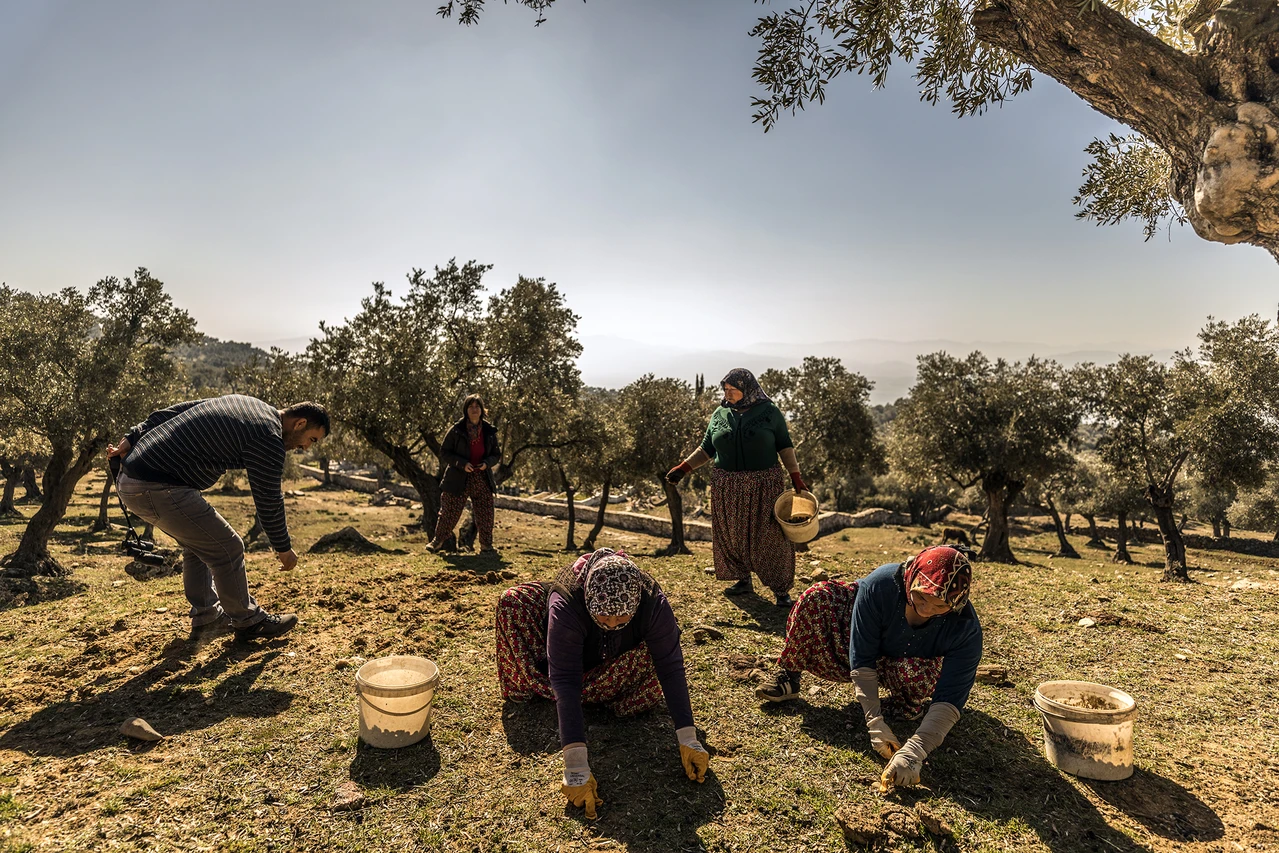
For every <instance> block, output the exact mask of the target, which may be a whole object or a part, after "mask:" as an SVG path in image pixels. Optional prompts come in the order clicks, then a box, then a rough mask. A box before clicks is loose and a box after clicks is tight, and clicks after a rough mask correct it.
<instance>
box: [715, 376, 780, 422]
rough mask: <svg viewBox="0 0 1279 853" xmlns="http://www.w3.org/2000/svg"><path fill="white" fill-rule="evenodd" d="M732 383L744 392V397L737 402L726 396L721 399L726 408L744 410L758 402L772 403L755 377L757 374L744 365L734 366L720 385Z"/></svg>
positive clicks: (735, 410) (736, 410) (737, 410)
mask: <svg viewBox="0 0 1279 853" xmlns="http://www.w3.org/2000/svg"><path fill="white" fill-rule="evenodd" d="M725 385H732V386H733V387H734V388H736V389H737V390H738V391H741V392H742V399H740V400H738V401H737V402H736V403H730V402H728V398H727V397H725V398H724V399H723V400H721V401H720V403H719V404H720V405H721V406H724V407H725V408H728V409H732V410H733V411H734V412H744V411H746V410H747V409H749V408H750V407H751V406H753V405H755V404H756V403H771V402H773V401H772V400H771V399H769V397H768V395H767V394H765V393H764V389H763V388H761V387H759V382H758V381H757V380H756V379H755V374H754V373H751V372H750V371H749V370H747V369H746V368H744V367H734V368H733V369H732V370H730V371H728V373H727V374H725V375H724V378H723V379H721V380H720V381H719V387H720V388H723V387H724V386H725Z"/></svg>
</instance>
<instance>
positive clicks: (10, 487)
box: [0, 465, 22, 518]
mask: <svg viewBox="0 0 1279 853" xmlns="http://www.w3.org/2000/svg"><path fill="white" fill-rule="evenodd" d="M0 474H4V494H3V496H0V518H22V513H21V512H19V511H18V508H17V507H16V506H15V505H14V503H13V493H14V492H15V491H16V490H17V488H18V481H19V480H21V479H22V469H21V468H19V467H18V466H17V465H11V466H2V465H0Z"/></svg>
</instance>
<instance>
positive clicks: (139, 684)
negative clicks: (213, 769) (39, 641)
mask: <svg viewBox="0 0 1279 853" xmlns="http://www.w3.org/2000/svg"><path fill="white" fill-rule="evenodd" d="M216 643H221V647H220V649H218V651H217V653H216V654H215V655H214V656H213V657H211V658H210V659H208V660H207V661H205V662H203V663H196V664H195V665H194V666H192V665H191V659H192V658H193V657H194V655H195V654H196V652H198V651H199V650H200V646H199V645H197V644H196V643H193V642H190V641H188V640H186V639H174V640H172V641H170V642H169V644H168V645H167V646H165V648H164V650H163V652H162V653H161V657H160V660H159V661H157V662H156V663H155V664H154V665H152V666H151V667H150V668H149V669H147V670H145V671H144V672H141V673H139V674H137V675H135V676H134V677H133V678H130V679H128V680H127V681H125V682H124V683H122V684H120V685H118V686H116V687H113V688H111V689H110V690H107V691H105V692H102V693H94V694H92V695H86V696H85V698H83V699H73V698H68V699H64V700H63V701H61V702H55V703H53V704H52V705H47V706H45V707H44V708H41V709H40V710H39V711H37V712H35V713H34V714H32V715H31V716H30V717H28V718H27V719H25V720H22V721H21V722H19V723H17V724H16V725H14V726H12V727H11V728H10V729H9V730H8V731H6V732H5V733H4V734H3V735H0V749H13V750H18V751H20V752H25V753H27V754H28V755H37V756H58V757H68V756H75V755H83V754H85V753H88V752H92V751H94V750H95V749H100V748H101V747H104V746H108V745H111V744H118V743H121V742H122V741H124V740H125V738H124V735H122V734H120V724H121V723H123V722H124V721H125V720H126V719H128V718H129V717H135V716H136V717H142V718H144V719H145V720H146V721H147V722H149V723H150V724H151V726H152V727H153V728H154V729H155V730H156V731H158V732H160V733H161V734H164V735H166V736H173V735H179V734H182V733H184V732H189V731H197V730H199V729H204V728H208V727H209V726H212V725H215V724H217V723H219V722H221V721H222V720H225V719H228V718H231V717H241V718H261V717H272V716H275V715H276V714H279V713H281V712H282V711H284V710H285V709H287V708H288V707H289V705H290V704H292V702H293V694H292V693H289V692H287V691H282V690H272V689H261V688H258V687H255V686H254V684H255V682H256V681H257V679H258V677H259V676H260V675H261V674H262V671H263V669H264V668H265V667H266V665H267V664H268V663H269V662H270V661H271V660H272V659H273V658H275V657H276V656H278V655H279V654H280V652H279V651H278V650H272V649H271V648H270V647H264V646H262V645H256V646H254V645H247V644H239V643H236V642H235V641H234V640H232V639H229V638H228V639H226V640H224V641H223V640H216V639H215V640H213V641H212V643H210V644H209V645H210V646H212V645H213V644H216ZM245 661H251V663H250V665H249V666H247V667H246V668H244V669H242V670H239V671H238V672H235V673H233V674H230V675H225V673H227V672H228V671H229V670H230V669H231V668H232V667H233V666H234V665H236V664H239V663H242V662H245ZM224 675H225V677H223V676H224ZM50 678H51V679H52V678H56V675H55V674H53V673H50ZM109 678H110V676H109V675H103V676H101V677H100V678H99V682H103V683H105V680H107V679H109ZM218 678H221V680H219V681H217V683H216V685H215V686H212V690H211V693H210V696H209V701H207V702H206V699H205V694H204V692H202V690H201V689H196V687H195V685H206V686H205V687H204V688H203V689H204V690H209V687H208V686H207V685H208V682H210V681H212V680H214V679H218Z"/></svg>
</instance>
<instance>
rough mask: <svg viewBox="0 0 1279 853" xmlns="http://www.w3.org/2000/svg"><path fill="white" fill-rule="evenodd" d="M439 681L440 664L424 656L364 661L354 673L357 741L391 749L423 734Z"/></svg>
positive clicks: (403, 656)
mask: <svg viewBox="0 0 1279 853" xmlns="http://www.w3.org/2000/svg"><path fill="white" fill-rule="evenodd" d="M439 683H440V670H439V667H437V666H436V665H435V663H434V662H433V661H429V660H427V659H426V658H419V657H412V656H410V655H392V656H391V657H385V658H377V659H375V660H371V661H369V662H368V663H366V664H364V666H362V667H360V669H359V671H358V672H356V673H355V692H356V693H358V694H359V697H360V740H362V741H364V742H365V743H367V744H368V745H369V746H376V747H379V748H381V749H394V748H396V747H401V746H409V745H411V744H415V743H417V742H418V741H420V740H421V739H422V738H424V737H426V733H427V730H428V729H429V728H430V724H431V702H432V701H433V700H434V699H435V688H436V686H437V685H438V684H439Z"/></svg>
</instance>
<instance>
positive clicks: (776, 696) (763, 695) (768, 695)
mask: <svg viewBox="0 0 1279 853" xmlns="http://www.w3.org/2000/svg"><path fill="white" fill-rule="evenodd" d="M755 698H756V699H763V700H764V701H765V702H789V701H790V700H791V699H798V698H799V673H798V672H796V673H790V672H787V671H786V670H784V669H783V670H782V671H781V672H779V673H777V676H776V677H775V678H774V679H773V683H772V684H770V685H768V686H767V687H761V688H759V689H758V690H756V691H755Z"/></svg>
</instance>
